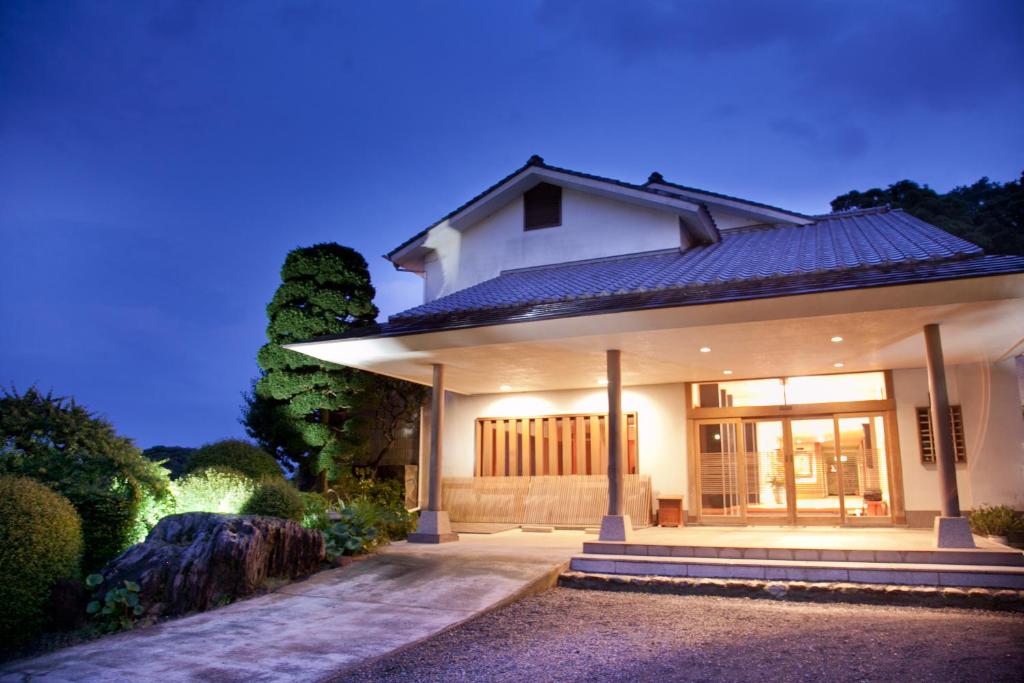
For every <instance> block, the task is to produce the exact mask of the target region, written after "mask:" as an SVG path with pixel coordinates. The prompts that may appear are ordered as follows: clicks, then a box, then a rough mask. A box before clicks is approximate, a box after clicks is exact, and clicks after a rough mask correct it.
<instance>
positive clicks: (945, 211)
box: [832, 175, 1024, 254]
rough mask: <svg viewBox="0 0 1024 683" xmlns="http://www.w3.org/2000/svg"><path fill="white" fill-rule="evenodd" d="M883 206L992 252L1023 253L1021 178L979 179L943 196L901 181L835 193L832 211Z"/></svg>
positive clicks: (1023, 188) (1023, 178)
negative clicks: (901, 211) (885, 185)
mask: <svg viewBox="0 0 1024 683" xmlns="http://www.w3.org/2000/svg"><path fill="white" fill-rule="evenodd" d="M886 204H888V205H889V206H892V207H894V208H899V209H904V210H905V211H906V212H907V213H909V214H911V215H913V216H915V217H917V218H920V219H921V220H923V221H926V222H928V223H931V224H933V225H937V226H938V227H940V228H942V229H943V230H945V231H947V232H950V233H952V234H954V235H956V236H958V237H962V238H964V239H966V240H969V241H971V242H974V243H975V244H977V245H978V246H980V247H981V248H982V249H984V250H985V251H987V252H989V253H991V254H1024V175H1022V176H1021V178H1020V179H1019V180H1016V181H1010V182H1007V183H999V182H992V181H991V180H989V179H988V178H982V179H981V180H979V181H977V182H976V183H974V184H972V185H964V186H959V187H954V188H953V189H952V190H950V191H949V192H947V193H945V194H939V193H938V192H936V191H935V190H933V189H931V188H930V187H928V186H927V185H918V184H917V183H915V182H914V181H912V180H901V181H899V182H897V183H893V184H892V185H890V186H889V187H887V188H885V189H884V190H883V189H880V188H873V189H870V190H867V191H865V192H858V191H857V190H853V191H851V192H847V193H846V194H844V195H840V196H839V197H836V198H835V199H833V200H832V210H833V211H845V210H849V209H865V208H870V207H875V206H884V205H886Z"/></svg>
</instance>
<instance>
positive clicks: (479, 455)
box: [473, 420, 484, 477]
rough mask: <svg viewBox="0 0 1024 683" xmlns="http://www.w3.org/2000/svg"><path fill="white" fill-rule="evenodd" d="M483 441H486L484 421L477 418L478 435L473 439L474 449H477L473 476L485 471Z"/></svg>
mask: <svg viewBox="0 0 1024 683" xmlns="http://www.w3.org/2000/svg"><path fill="white" fill-rule="evenodd" d="M483 441H484V425H483V423H482V422H480V421H479V420H477V422H476V437H475V438H474V440H473V444H474V445H473V450H474V451H476V455H475V456H474V463H473V476H474V477H479V476H480V475H481V474H482V473H483V454H484V449H483V445H484V444H483Z"/></svg>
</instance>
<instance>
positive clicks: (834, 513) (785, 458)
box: [695, 414, 892, 524]
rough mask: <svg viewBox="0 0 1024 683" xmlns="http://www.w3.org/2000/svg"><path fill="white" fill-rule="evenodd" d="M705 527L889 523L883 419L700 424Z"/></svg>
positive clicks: (836, 417)
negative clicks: (716, 524)
mask: <svg viewBox="0 0 1024 683" xmlns="http://www.w3.org/2000/svg"><path fill="white" fill-rule="evenodd" d="M695 436H696V439H697V469H698V471H697V492H698V498H699V501H700V518H701V520H702V521H705V522H709V523H712V524H715V523H719V524H722V523H734V524H787V523H789V524H792V523H796V524H840V523H849V524H878V523H879V522H882V523H884V522H891V519H892V511H891V505H892V503H891V491H890V480H889V461H888V457H889V452H888V447H887V433H886V418H885V416H884V415H882V414H868V415H863V416H860V415H855V414H854V415H841V416H840V415H827V416H822V417H806V418H796V417H793V418H776V419H718V420H697V421H696V434H695Z"/></svg>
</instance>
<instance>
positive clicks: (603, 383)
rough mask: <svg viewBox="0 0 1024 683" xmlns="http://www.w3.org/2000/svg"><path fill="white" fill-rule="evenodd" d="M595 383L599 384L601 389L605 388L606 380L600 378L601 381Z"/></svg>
mask: <svg viewBox="0 0 1024 683" xmlns="http://www.w3.org/2000/svg"><path fill="white" fill-rule="evenodd" d="M597 383H598V384H600V385H601V386H602V387H603V386H607V384H608V380H606V379H605V378H604V377H602V378H601V379H599V380H597Z"/></svg>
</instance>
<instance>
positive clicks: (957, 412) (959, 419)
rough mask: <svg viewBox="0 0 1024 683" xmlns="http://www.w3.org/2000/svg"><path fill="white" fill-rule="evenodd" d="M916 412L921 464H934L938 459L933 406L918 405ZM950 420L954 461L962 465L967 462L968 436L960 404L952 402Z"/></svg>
mask: <svg viewBox="0 0 1024 683" xmlns="http://www.w3.org/2000/svg"><path fill="white" fill-rule="evenodd" d="M914 414H915V423H916V426H917V446H918V452H919V453H920V456H921V464H923V465H934V464H936V459H935V445H934V436H933V429H932V419H931V414H932V409H931V406H917V407H916V409H915V413H914ZM949 420H950V429H951V430H952V432H953V462H954V463H955V464H957V465H960V464H963V463H966V462H967V437H966V435H965V433H964V431H965V430H964V413H963V408H962V406H961V405H960V404H958V403H957V404H950V406H949Z"/></svg>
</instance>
